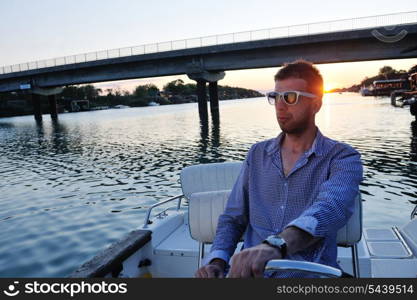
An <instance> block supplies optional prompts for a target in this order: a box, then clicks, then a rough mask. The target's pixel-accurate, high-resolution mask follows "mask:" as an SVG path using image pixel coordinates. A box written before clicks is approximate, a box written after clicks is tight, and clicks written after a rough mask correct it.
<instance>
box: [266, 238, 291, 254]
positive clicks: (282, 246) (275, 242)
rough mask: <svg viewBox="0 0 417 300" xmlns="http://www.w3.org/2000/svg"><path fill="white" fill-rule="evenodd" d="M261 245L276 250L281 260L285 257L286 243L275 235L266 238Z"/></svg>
mask: <svg viewBox="0 0 417 300" xmlns="http://www.w3.org/2000/svg"><path fill="white" fill-rule="evenodd" d="M262 243H264V244H267V245H269V246H271V247H274V248H278V249H279V251H280V252H281V256H282V258H284V257H285V256H287V243H286V242H285V240H284V239H283V238H282V237H280V236H277V235H270V236H268V237H267V238H266V239H265V240H264V241H263V242H262Z"/></svg>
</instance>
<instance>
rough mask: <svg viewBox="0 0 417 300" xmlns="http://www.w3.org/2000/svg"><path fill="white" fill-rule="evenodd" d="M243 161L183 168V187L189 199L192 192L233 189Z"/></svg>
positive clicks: (181, 178) (181, 176) (181, 175)
mask: <svg viewBox="0 0 417 300" xmlns="http://www.w3.org/2000/svg"><path fill="white" fill-rule="evenodd" d="M241 167H242V162H224V163H211V164H200V165H193V166H189V167H186V168H184V169H182V170H181V174H180V180H181V189H182V193H183V194H184V196H185V198H187V199H188V200H189V199H190V196H191V194H192V193H199V192H208V191H221V190H231V189H232V188H233V185H234V184H235V181H236V179H237V177H238V176H239V173H240V169H241Z"/></svg>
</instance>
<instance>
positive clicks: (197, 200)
mask: <svg viewBox="0 0 417 300" xmlns="http://www.w3.org/2000/svg"><path fill="white" fill-rule="evenodd" d="M212 165H216V166H215V168H213V169H210V168H209V165H195V166H192V167H188V168H186V169H188V170H187V171H186V172H182V173H181V183H182V184H185V186H184V185H183V191H184V194H185V195H186V193H188V194H189V196H188V197H187V198H188V199H189V224H190V232H191V236H192V237H193V239H195V240H197V241H199V242H202V243H212V242H213V240H214V237H215V235H216V229H217V220H218V218H219V216H220V215H221V214H222V213H223V211H224V208H225V207H226V202H227V200H228V198H229V195H230V192H231V189H232V187H233V184H234V181H235V180H236V178H237V176H238V175H239V170H240V167H241V164H239V163H220V164H217V163H216V164H212ZM200 167H201V169H200ZM237 167H238V168H237ZM227 168H231V170H230V171H227V170H226V169H227ZM206 170H209V172H210V174H208V175H207V176H206V175H205V174H203V173H204V171H206ZM218 174H220V175H218ZM193 175H194V176H193ZM190 177H194V178H193V179H192V178H190ZM183 178H184V179H185V180H184V181H183ZM206 178H207V183H209V184H208V186H205V184H204V183H206V180H205V179H206ZM232 179H233V182H231V180H232ZM222 180H223V182H222ZM224 181H227V182H224ZM193 182H194V184H195V186H193V184H192V183H193ZM202 186H203V187H202ZM216 187H219V188H217V190H216ZM193 191H194V192H193ZM361 236H362V200H361V197H360V194H358V196H356V198H355V209H354V212H353V215H352V216H351V217H350V219H349V221H348V222H347V224H346V225H345V226H344V227H342V228H341V229H340V230H339V231H338V233H337V244H338V245H340V246H352V245H353V244H355V243H357V242H358V241H359V240H360V239H361Z"/></svg>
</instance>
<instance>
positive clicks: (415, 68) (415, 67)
mask: <svg viewBox="0 0 417 300" xmlns="http://www.w3.org/2000/svg"><path fill="white" fill-rule="evenodd" d="M416 72H417V65H414V66H412V67H411V68H410V70H408V73H409V74H412V73H416Z"/></svg>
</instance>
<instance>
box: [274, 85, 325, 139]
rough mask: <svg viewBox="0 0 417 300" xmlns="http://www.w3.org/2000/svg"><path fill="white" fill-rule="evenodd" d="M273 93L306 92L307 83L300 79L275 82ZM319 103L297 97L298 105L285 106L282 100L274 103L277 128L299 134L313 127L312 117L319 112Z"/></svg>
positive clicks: (316, 100) (317, 100)
mask: <svg viewBox="0 0 417 300" xmlns="http://www.w3.org/2000/svg"><path fill="white" fill-rule="evenodd" d="M275 91H276V92H285V91H300V92H309V91H308V90H307V82H306V81H305V80H304V79H300V78H292V77H290V78H287V79H284V80H277V81H275ZM320 106H321V105H320V101H319V99H317V98H315V99H312V98H307V97H304V96H299V99H298V103H297V104H295V105H287V104H286V103H285V102H283V101H282V100H280V101H275V112H276V116H277V120H278V124H279V127H281V130H282V131H283V132H285V133H290V134H300V133H302V132H304V131H305V130H306V129H307V128H309V127H310V126H315V122H314V116H315V114H316V113H317V112H318V111H319V110H320Z"/></svg>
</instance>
